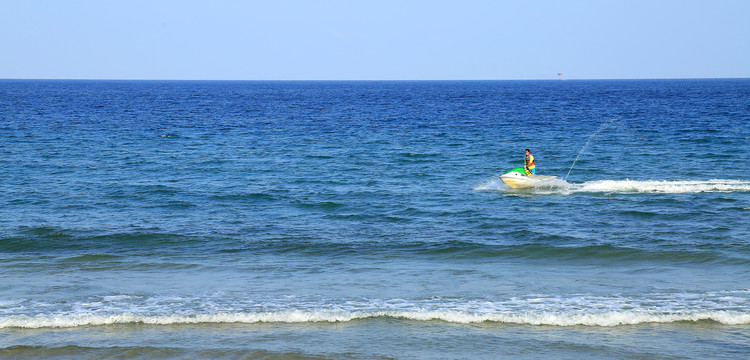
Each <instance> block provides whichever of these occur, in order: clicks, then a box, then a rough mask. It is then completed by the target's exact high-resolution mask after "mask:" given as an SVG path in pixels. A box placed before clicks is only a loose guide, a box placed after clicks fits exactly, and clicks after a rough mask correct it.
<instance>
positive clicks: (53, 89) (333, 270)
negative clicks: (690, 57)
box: [0, 79, 750, 360]
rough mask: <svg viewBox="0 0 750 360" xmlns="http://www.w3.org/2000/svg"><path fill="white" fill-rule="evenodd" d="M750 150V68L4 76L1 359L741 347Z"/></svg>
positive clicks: (655, 351) (724, 354) (624, 354)
mask: <svg viewBox="0 0 750 360" xmlns="http://www.w3.org/2000/svg"><path fill="white" fill-rule="evenodd" d="M526 148H529V149H531V152H532V154H534V156H535V157H536V161H537V173H538V174H543V175H556V176H557V177H558V178H557V179H555V180H551V181H548V182H545V183H544V184H543V185H540V186H539V187H537V188H533V189H527V190H515V189H511V188H508V187H506V186H505V185H504V184H503V183H502V182H501V181H499V180H498V177H499V176H500V175H501V174H503V173H504V172H505V171H508V170H510V169H511V168H513V167H516V166H521V165H522V163H523V151H524V149H526ZM749 165H750V80H749V79H725V80H722V79H715V80H599V81H575V80H570V81H466V82H463V81H453V82H441V81H423V82H409V81H401V82H389V81H383V82H367V81H360V82H338V81H336V82H210V81H208V82H191V81H62V80H58V81H54V80H50V81H44V80H0V174H2V176H0V358H3V359H8V358H11V359H102V358H137V359H195V358H207V359H254V358H269V359H518V358H535V359H539V358H544V359H676V358H679V359H706V358H713V359H743V360H744V359H747V357H748V354H750V166H749Z"/></svg>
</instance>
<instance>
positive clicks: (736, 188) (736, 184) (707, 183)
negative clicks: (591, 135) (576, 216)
mask: <svg viewBox="0 0 750 360" xmlns="http://www.w3.org/2000/svg"><path fill="white" fill-rule="evenodd" d="M473 190H477V191H486V190H497V191H503V192H508V193H524V194H526V193H531V194H555V195H569V194H573V193H623V194H626V193H661V194H681V193H702V192H726V193H729V192H750V181H745V180H727V179H712V180H630V179H625V180H597V181H587V182H584V183H569V182H567V181H565V180H563V179H551V180H545V181H543V182H541V183H540V184H538V185H537V186H535V187H533V188H530V189H513V188H510V187H507V186H505V184H503V183H502V181H500V180H490V181H487V182H485V183H483V184H481V185H477V186H475V187H474V188H473Z"/></svg>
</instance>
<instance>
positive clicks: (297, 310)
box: [0, 290, 750, 329]
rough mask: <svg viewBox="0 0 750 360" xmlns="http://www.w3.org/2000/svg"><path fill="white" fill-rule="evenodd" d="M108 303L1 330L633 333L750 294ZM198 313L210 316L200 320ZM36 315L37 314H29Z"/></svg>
mask: <svg viewBox="0 0 750 360" xmlns="http://www.w3.org/2000/svg"><path fill="white" fill-rule="evenodd" d="M238 295H241V296H239V297H231V298H222V299H221V300H218V299H217V298H216V297H213V296H208V297H202V298H201V299H195V298H173V297H169V298H158V297H157V298H153V297H145V298H142V297H130V296H114V297H110V299H106V298H105V299H102V298H98V299H93V298H92V299H87V300H86V301H84V302H78V303H73V304H70V306H71V307H70V308H57V310H56V311H54V312H49V313H38V312H36V311H38V309H39V306H40V305H41V306H42V307H49V306H53V307H54V306H56V305H52V304H33V306H31V307H29V308H24V307H26V306H29V305H31V304H29V303H28V302H26V301H18V302H15V303H14V302H6V303H3V304H0V314H1V315H0V329H2V328H36V329H39V328H71V327H79V326H105V325H116V324H134V325H135V324H144V325H183V324H222V323H238V324H257V323H342V322H353V321H364V320H373V319H385V318H388V319H397V320H407V321H444V322H449V323H457V324H476V323H497V324H518V325H550V326H579V325H582V326H600V327H612V326H621V325H638V324H649V323H680V322H700V321H711V322H716V323H719V324H724V325H748V324H750V309H748V308H747V306H746V305H744V304H746V303H747V299H748V296H749V295H750V290H737V291H723V292H716V293H701V294H685V293H683V294H674V293H671V294H666V293H665V294H646V295H645V297H642V298H641V297H638V298H632V297H601V296H584V295H578V296H558V295H546V296H545V295H536V296H526V297H511V298H505V299H494V300H493V299H473V300H470V299H457V298H442V297H434V298H430V299H328V300H325V299H315V300H308V301H305V300H299V299H291V300H290V299H255V300H250V299H248V298H247V294H238ZM205 309H213V310H212V311H210V312H207V311H206V310H205ZM35 312H36V313H35Z"/></svg>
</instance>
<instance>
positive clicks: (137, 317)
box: [0, 310, 750, 329]
mask: <svg viewBox="0 0 750 360" xmlns="http://www.w3.org/2000/svg"><path fill="white" fill-rule="evenodd" d="M373 318H394V319H405V320H412V321H445V322H449V323H457V324H475V323H484V322H496V323H505V324H519V325H550V326H578V325H583V326H602V327H612V326H620V325H638V324H646V323H674V322H683V321H689V322H695V321H702V320H711V321H715V322H717V323H720V324H725V325H748V324H750V313H747V312H740V311H695V312H681V313H650V312H639V311H609V312H601V313H586V312H585V311H579V312H523V313H481V312H464V311H458V310H382V311H359V312H357V311H355V312H351V311H349V312H347V311H304V310H288V311H278V312H257V313H256V312H237V313H215V314H195V315H144V314H134V313H122V314H111V315H93V314H59V315H34V316H28V315H16V316H4V317H0V328H26V329H40V328H71V327H79V326H103V325H116V324H146V325H187V324H221V323H241V324H256V323H338V322H349V321H353V320H358V319H359V320H361V319H373Z"/></svg>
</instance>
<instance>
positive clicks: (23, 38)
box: [0, 0, 750, 80]
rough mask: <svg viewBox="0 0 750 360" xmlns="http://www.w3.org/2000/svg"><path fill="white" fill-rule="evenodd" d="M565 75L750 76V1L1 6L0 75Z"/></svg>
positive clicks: (5, 2) (40, 0) (103, 1)
mask: <svg viewBox="0 0 750 360" xmlns="http://www.w3.org/2000/svg"><path fill="white" fill-rule="evenodd" d="M558 73H562V76H559V75H558ZM561 77H562V78H566V79H649V78H750V0H704V1H694V0H679V1H675V0H590V1H584V0H566V1H553V0H518V1H502V0H495V1H491V0H487V1H480V0H455V1H441V0H430V1H426V0H395V1H391V0H373V1H370V0H342V1H337V0H331V1H322V0H321V1H318V0H308V1H301V0H299V1H297V0H260V1H254V0H247V1H240V0H233V1H232V0H210V1H209V0H206V1H191V0H180V1H177V0H175V1H171V0H146V1H141V0H127V1H126V0H122V1H118V0H90V1H87V0H66V1H56V0H49V1H44V0H0V79H161V80H520V79H556V78H561Z"/></svg>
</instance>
